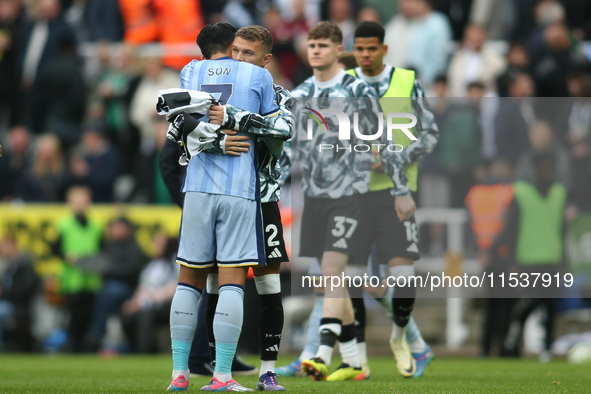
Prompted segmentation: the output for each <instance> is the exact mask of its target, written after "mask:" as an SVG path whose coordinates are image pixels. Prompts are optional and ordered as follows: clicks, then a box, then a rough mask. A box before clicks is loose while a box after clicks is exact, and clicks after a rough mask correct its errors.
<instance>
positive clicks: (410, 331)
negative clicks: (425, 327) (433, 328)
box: [406, 317, 421, 342]
mask: <svg viewBox="0 0 591 394" xmlns="http://www.w3.org/2000/svg"><path fill="white" fill-rule="evenodd" d="M420 337H421V332H420V331H419V327H418V326H417V323H416V322H415V319H413V318H412V317H411V318H410V319H409V321H408V325H407V326H406V342H414V341H416V340H417V339H419V338H420Z"/></svg>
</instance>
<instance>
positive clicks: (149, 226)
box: [0, 204, 181, 276]
mask: <svg viewBox="0 0 591 394" xmlns="http://www.w3.org/2000/svg"><path fill="white" fill-rule="evenodd" d="M69 213H70V211H69V208H68V206H67V205H64V204H43V205H42V204H38V205H31V204H21V205H18V204H0V237H2V236H4V234H7V233H9V234H13V235H14V236H15V237H16V239H17V242H18V245H19V247H20V248H21V249H22V250H24V251H26V252H28V253H30V254H31V255H32V256H33V257H34V259H35V263H36V268H37V271H38V273H39V274H40V275H42V276H46V275H52V274H55V273H57V272H58V269H59V266H60V265H59V263H60V260H59V258H57V257H56V256H54V255H53V254H52V251H51V244H52V243H54V242H55V241H56V240H57V236H58V234H57V230H56V227H55V224H56V223H57V221H58V220H59V219H61V218H62V217H64V216H66V215H68V214H69ZM118 216H125V217H126V218H128V219H129V221H131V223H133V225H134V228H135V234H136V238H137V240H138V242H139V244H140V245H141V247H142V249H143V250H144V252H145V253H146V254H147V255H152V240H153V237H154V233H155V232H156V231H158V230H162V231H164V232H165V233H166V234H168V235H170V236H172V237H177V236H178V233H179V227H180V223H181V210H180V208H178V207H177V206H161V205H94V206H93V207H92V208H91V209H90V210H89V218H90V219H91V220H94V221H96V222H97V223H99V224H100V225H101V226H103V228H106V225H107V223H108V222H109V221H110V220H112V219H114V218H116V217H118Z"/></svg>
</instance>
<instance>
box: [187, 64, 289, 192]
mask: <svg viewBox="0 0 591 394" xmlns="http://www.w3.org/2000/svg"><path fill="white" fill-rule="evenodd" d="M181 88H182V89H191V90H200V91H204V92H208V93H210V94H211V95H212V96H213V97H215V98H216V99H217V100H218V101H219V102H220V103H221V104H231V105H233V106H235V107H238V108H242V109H245V110H248V111H250V112H254V113H258V114H260V115H263V116H265V115H270V114H272V113H274V112H277V111H279V107H278V106H277V104H276V103H275V91H274V90H273V78H272V77H271V74H270V73H269V72H268V71H267V70H265V69H264V68H261V67H258V66H254V65H252V64H249V63H245V62H239V61H236V60H234V59H232V58H231V57H222V58H218V59H213V60H202V61H197V60H193V61H192V62H190V63H189V64H187V65H186V66H185V67H184V68H183V71H181ZM202 120H204V121H205V120H206V118H203V119H202ZM239 134H242V133H239ZM245 135H248V136H249V137H250V148H249V151H248V152H243V153H242V154H241V155H240V156H229V155H214V154H210V153H206V152H201V153H200V154H198V155H197V156H194V157H192V158H191V161H190V162H189V166H188V168H187V175H186V177H185V182H184V185H183V192H201V193H210V194H223V195H229V196H236V197H242V198H247V199H249V200H256V201H260V187H259V176H258V172H257V166H256V165H257V157H256V136H255V135H253V134H245Z"/></svg>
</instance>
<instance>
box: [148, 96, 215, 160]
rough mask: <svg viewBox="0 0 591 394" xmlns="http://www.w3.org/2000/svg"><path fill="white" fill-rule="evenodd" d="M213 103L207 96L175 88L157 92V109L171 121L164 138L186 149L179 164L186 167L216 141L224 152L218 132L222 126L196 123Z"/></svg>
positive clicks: (210, 97) (212, 99) (211, 98)
mask: <svg viewBox="0 0 591 394" xmlns="http://www.w3.org/2000/svg"><path fill="white" fill-rule="evenodd" d="M214 104H216V105H219V104H218V102H217V101H216V100H215V99H214V98H213V97H212V96H211V95H210V94H209V93H205V92H200V91H197V90H188V89H176V88H175V89H165V90H160V91H159V92H158V104H156V110H157V111H158V114H159V115H162V116H165V117H166V120H167V121H169V122H170V125H169V126H168V132H167V134H166V136H167V138H168V139H170V140H172V141H175V142H177V143H179V144H181V145H182V146H183V148H184V149H185V154H184V155H183V156H182V157H181V158H180V160H179V163H180V164H182V165H187V164H188V162H189V160H191V157H193V156H196V155H198V154H199V153H201V152H202V151H203V150H205V149H208V148H211V147H213V142H214V141H215V140H216V139H217V138H219V139H220V141H221V143H220V146H221V147H222V149H224V147H225V138H224V137H225V135H224V134H223V133H220V129H221V126H220V125H214V124H211V123H207V122H200V121H199V120H198V119H199V118H201V117H202V116H204V115H205V114H206V113H207V111H209V107H211V106H212V105H214Z"/></svg>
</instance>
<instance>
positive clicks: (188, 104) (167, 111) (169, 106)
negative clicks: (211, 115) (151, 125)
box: [156, 88, 219, 122]
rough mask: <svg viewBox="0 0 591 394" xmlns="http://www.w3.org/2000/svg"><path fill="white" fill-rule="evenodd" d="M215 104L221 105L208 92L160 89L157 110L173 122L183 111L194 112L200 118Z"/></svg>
mask: <svg viewBox="0 0 591 394" xmlns="http://www.w3.org/2000/svg"><path fill="white" fill-rule="evenodd" d="M214 104H216V105H219V104H218V102H217V100H216V99H214V98H213V97H212V96H211V95H210V94H209V93H206V92H200V91H197V90H189V89H178V88H174V89H164V90H160V91H158V104H156V110H157V111H158V115H162V116H166V120H167V121H169V122H171V121H172V120H173V119H174V118H175V117H176V115H178V114H181V113H189V114H193V115H195V116H196V117H197V118H200V117H202V116H203V115H205V114H206V113H207V111H209V107H211V106H212V105H214Z"/></svg>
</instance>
